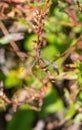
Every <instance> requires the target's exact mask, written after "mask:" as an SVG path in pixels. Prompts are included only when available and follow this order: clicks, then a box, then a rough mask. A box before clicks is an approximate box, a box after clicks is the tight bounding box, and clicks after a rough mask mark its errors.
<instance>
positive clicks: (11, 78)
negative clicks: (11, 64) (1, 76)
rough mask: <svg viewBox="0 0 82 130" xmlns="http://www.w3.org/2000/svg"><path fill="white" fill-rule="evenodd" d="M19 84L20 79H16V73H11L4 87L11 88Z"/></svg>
mask: <svg viewBox="0 0 82 130" xmlns="http://www.w3.org/2000/svg"><path fill="white" fill-rule="evenodd" d="M20 84H21V79H19V77H18V71H13V70H12V71H11V72H10V74H9V76H8V77H7V78H6V79H5V87H6V88H12V87H15V86H17V85H18V86H19V85H20Z"/></svg>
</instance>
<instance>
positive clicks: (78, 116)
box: [74, 113, 82, 122]
mask: <svg viewBox="0 0 82 130" xmlns="http://www.w3.org/2000/svg"><path fill="white" fill-rule="evenodd" d="M79 121H82V113H79V114H78V115H77V116H76V117H75V119H74V122H79Z"/></svg>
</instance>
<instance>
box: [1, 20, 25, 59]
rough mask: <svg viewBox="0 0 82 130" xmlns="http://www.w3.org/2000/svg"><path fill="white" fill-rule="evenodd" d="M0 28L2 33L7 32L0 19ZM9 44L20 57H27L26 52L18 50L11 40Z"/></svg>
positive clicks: (5, 33)
mask: <svg viewBox="0 0 82 130" xmlns="http://www.w3.org/2000/svg"><path fill="white" fill-rule="evenodd" d="M0 28H1V30H2V32H3V33H4V35H7V34H9V32H8V30H7V29H6V27H5V25H4V24H3V22H2V21H1V20H0ZM10 45H11V47H12V48H13V50H14V51H15V52H16V54H17V56H18V57H19V58H20V59H21V58H25V57H27V54H26V53H24V52H20V49H19V48H18V46H17V45H16V43H15V42H14V41H11V42H10Z"/></svg>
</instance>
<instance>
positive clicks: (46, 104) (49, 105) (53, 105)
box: [39, 87, 64, 118]
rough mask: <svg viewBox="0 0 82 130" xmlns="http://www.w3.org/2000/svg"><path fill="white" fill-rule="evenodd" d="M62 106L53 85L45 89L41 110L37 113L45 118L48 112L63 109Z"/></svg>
mask: <svg viewBox="0 0 82 130" xmlns="http://www.w3.org/2000/svg"><path fill="white" fill-rule="evenodd" d="M63 108H64V106H63V103H62V101H61V99H60V98H59V95H58V93H57V91H56V89H55V87H54V88H53V87H49V89H48V91H47V95H46V97H45V98H44V101H43V107H42V110H41V112H40V113H39V115H40V117H41V118H46V116H47V115H48V114H50V113H54V112H58V111H61V110H63Z"/></svg>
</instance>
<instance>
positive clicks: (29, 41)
mask: <svg viewBox="0 0 82 130" xmlns="http://www.w3.org/2000/svg"><path fill="white" fill-rule="evenodd" d="M35 40H37V35H35V34H32V35H30V36H29V37H26V39H25V41H24V46H25V49H26V50H29V51H33V50H32V49H33V47H35V46H36V43H35V42H34V41H35Z"/></svg>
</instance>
